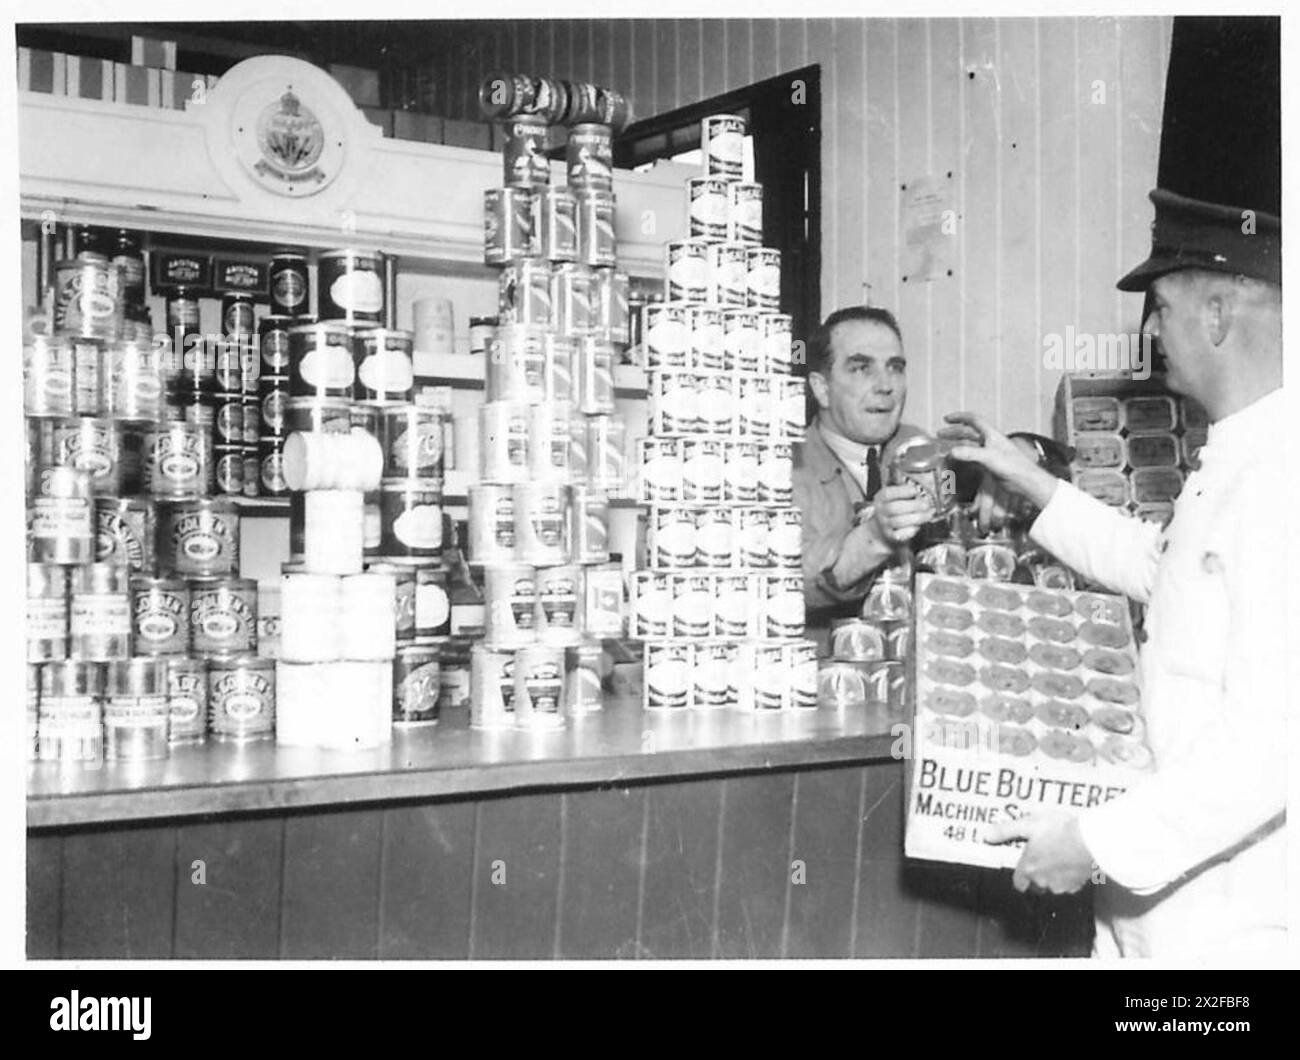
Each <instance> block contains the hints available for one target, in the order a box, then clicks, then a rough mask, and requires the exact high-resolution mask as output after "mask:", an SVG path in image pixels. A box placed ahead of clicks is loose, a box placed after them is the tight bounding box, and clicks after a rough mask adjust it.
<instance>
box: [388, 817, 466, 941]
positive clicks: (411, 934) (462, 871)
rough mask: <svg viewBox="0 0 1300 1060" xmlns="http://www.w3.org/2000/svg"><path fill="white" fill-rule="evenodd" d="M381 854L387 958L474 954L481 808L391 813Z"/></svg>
mask: <svg viewBox="0 0 1300 1060" xmlns="http://www.w3.org/2000/svg"><path fill="white" fill-rule="evenodd" d="M380 857H381V859H382V861H381V872H380V876H381V885H382V893H381V895H380V900H379V956H380V958H381V959H384V960H403V959H417V960H457V959H463V958H465V957H468V956H469V919H470V915H469V914H470V876H471V872H472V870H473V865H474V805H473V804H472V803H436V804H434V805H432V806H409V807H407V806H402V807H395V808H393V809H390V810H386V811H385V812H384V844H383V850H382V851H381V853H380Z"/></svg>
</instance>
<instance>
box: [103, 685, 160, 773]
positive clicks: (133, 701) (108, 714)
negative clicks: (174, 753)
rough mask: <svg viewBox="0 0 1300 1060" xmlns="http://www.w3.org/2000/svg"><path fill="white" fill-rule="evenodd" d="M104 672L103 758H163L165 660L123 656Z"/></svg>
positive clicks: (116, 759) (124, 759)
mask: <svg viewBox="0 0 1300 1060" xmlns="http://www.w3.org/2000/svg"><path fill="white" fill-rule="evenodd" d="M104 670H105V673H104V757H105V758H106V759H107V760H109V761H132V762H138V761H145V760H148V759H153V758H166V757H167V719H168V714H169V709H170V708H169V705H168V701H167V661H166V660H165V659H124V660H120V661H117V662H110V663H109V664H108V665H107V666H106V667H105V668H104Z"/></svg>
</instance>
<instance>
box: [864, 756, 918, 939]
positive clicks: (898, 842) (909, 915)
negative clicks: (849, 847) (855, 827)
mask: <svg viewBox="0 0 1300 1060" xmlns="http://www.w3.org/2000/svg"><path fill="white" fill-rule="evenodd" d="M865 784H866V790H865V793H864V797H863V800H862V808H863V810H862V823H861V830H862V836H861V839H860V841H859V845H860V849H861V856H860V858H859V864H858V909H857V934H856V940H855V948H854V953H853V955H854V956H855V957H910V956H912V955H913V953H914V951H915V948H916V937H917V927H918V917H919V916H920V912H921V901H920V899H919V898H918V897H917V896H916V895H915V894H914V893H912V892H911V891H908V890H906V889H905V888H904V885H903V766H902V765H901V764H899V765H873V766H869V767H867V769H866V780H865Z"/></svg>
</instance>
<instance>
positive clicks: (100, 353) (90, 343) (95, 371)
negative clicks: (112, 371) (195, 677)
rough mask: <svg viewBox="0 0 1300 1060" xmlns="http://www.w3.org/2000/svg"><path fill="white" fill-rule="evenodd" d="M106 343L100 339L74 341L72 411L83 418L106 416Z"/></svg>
mask: <svg viewBox="0 0 1300 1060" xmlns="http://www.w3.org/2000/svg"><path fill="white" fill-rule="evenodd" d="M104 346H105V343H104V342H103V341H101V340H100V339H73V340H72V411H73V413H75V414H77V415H81V416H102V415H103V414H104V382H105V378H106V376H107V374H108V373H107V372H106V371H105V370H104V360H105V353H104Z"/></svg>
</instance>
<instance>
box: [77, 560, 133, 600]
mask: <svg viewBox="0 0 1300 1060" xmlns="http://www.w3.org/2000/svg"><path fill="white" fill-rule="evenodd" d="M68 574H69V577H68V581H69V588H70V589H71V591H72V593H73V594H74V595H76V594H78V593H125V592H126V591H127V590H128V589H129V588H130V584H131V568H130V567H129V566H128V565H127V564H125V563H87V564H86V565H85V566H82V567H72V568H71V569H70V570H69V572H68Z"/></svg>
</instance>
